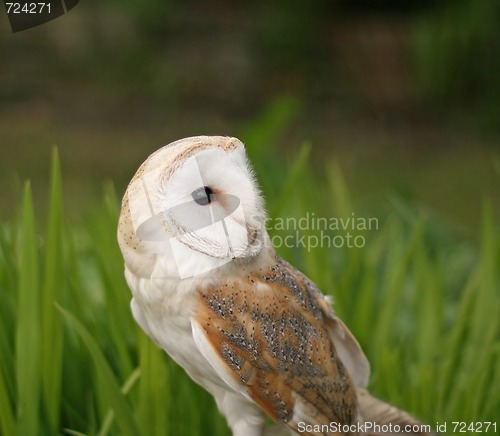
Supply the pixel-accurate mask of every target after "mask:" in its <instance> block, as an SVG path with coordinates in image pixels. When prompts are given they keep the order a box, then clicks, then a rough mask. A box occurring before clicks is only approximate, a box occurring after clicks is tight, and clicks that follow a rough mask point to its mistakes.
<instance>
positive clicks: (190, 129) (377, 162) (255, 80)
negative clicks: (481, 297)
mask: <svg viewBox="0 0 500 436" xmlns="http://www.w3.org/2000/svg"><path fill="white" fill-rule="evenodd" d="M499 23H500V2H498V0H460V1H458V0H454V1H451V0H450V1H439V2H438V1H431V0H427V1H422V0H419V1H416V0H415V1H406V2H401V1H395V0H393V1H390V0H386V1H382V0H379V1H374V0H371V1H370V0H364V1H362V0H357V1H347V0H344V1H341V0H336V1H326V0H319V1H316V2H308V1H305V0H292V1H276V2H263V1H256V2H252V3H250V2H241V1H240V2H230V1H224V0H219V1H215V2H210V3H208V2H201V1H197V0H190V1H182V2H181V1H179V0H168V1H165V0H161V1H160V0H154V1H153V0H151V1H148V2H142V1H140V0H127V1H125V0H123V1H118V0H113V1H108V2H97V1H92V0H81V1H80V3H79V4H78V5H77V6H76V7H75V8H74V9H72V10H71V11H70V12H68V13H67V14H66V15H64V16H63V17H61V18H59V19H57V20H54V21H52V22H49V23H47V24H44V25H42V26H38V27H36V28H32V29H29V30H26V31H23V32H19V33H15V34H13V33H12V32H11V30H10V27H9V22H8V19H7V15H6V14H5V13H0V216H2V217H7V216H11V215H12V214H13V211H12V209H13V205H17V204H18V203H19V193H20V189H19V186H20V180H24V179H26V178H30V179H31V180H32V183H33V186H34V192H35V196H36V201H37V202H39V203H43V202H45V201H46V198H47V196H46V187H47V180H48V172H49V160H50V150H51V148H52V147H53V146H54V145H57V147H58V148H59V150H60V154H61V159H62V165H63V176H64V189H65V190H64V193H65V200H66V208H67V209H69V210H68V212H70V213H75V214H80V213H81V212H83V211H85V210H87V208H88V205H89V204H92V203H93V202H94V200H95V198H98V197H100V193H101V190H102V185H103V182H104V181H106V180H110V181H112V182H113V183H114V185H115V187H116V190H117V192H118V194H119V195H121V194H122V192H123V191H124V189H125V186H126V183H127V182H128V180H129V179H130V178H131V176H132V175H133V173H134V172H135V170H136V168H137V167H138V166H139V165H140V163H141V162H142V161H143V160H144V159H145V158H146V157H147V156H148V155H149V154H150V153H151V152H152V151H154V150H156V149H157V148H159V147H160V146H162V145H164V144H166V143H168V142H171V141H173V140H175V139H178V138H180V137H184V136H193V135H199V134H222V135H234V136H238V137H239V138H240V139H241V140H242V141H243V142H245V143H246V145H247V147H248V150H249V154H250V156H251V157H253V158H254V159H253V160H254V163H255V165H256V167H257V173H258V177H259V179H261V180H262V182H263V185H264V191H266V189H272V186H273V183H271V182H270V181H268V182H266V180H270V179H269V176H268V175H269V173H271V172H272V171H273V168H274V167H275V166H281V165H284V164H286V163H287V162H289V161H290V160H291V159H292V158H293V156H294V155H295V154H296V152H297V150H298V148H299V147H300V145H301V144H303V143H304V142H305V141H307V142H309V143H311V144H312V151H311V156H310V165H311V167H312V168H313V169H314V172H315V173H317V174H318V177H319V178H321V177H325V174H324V173H325V167H324V163H325V162H327V161H328V162H329V161H330V160H331V159H336V160H337V161H338V162H339V164H340V167H341V169H342V170H343V173H344V175H345V178H346V179H347V184H348V186H349V187H350V190H351V191H352V195H353V198H354V199H355V200H356V201H357V202H359V203H361V204H364V205H366V206H367V207H370V208H374V207H375V208H376V205H377V204H378V203H379V202H380V201H385V199H386V198H387V196H388V195H392V194H394V193H396V194H397V195H400V196H403V197H404V198H406V199H408V201H410V202H411V201H415V202H418V203H419V204H422V205H424V207H426V208H429V210H433V211H436V212H437V213H438V214H439V215H441V216H443V217H444V219H445V220H447V221H449V223H451V224H452V226H454V227H456V228H458V229H460V231H463V232H464V233H465V234H476V233H477V228H476V227H477V222H478V221H479V217H480V209H481V203H482V201H483V199H484V198H485V197H488V198H490V199H491V200H493V203H494V207H495V208H496V210H497V211H498V208H499V198H500V197H499V195H500V183H499V177H500V157H499V156H500V80H499V79H498V71H500V25H499Z"/></svg>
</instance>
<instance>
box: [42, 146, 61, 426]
mask: <svg viewBox="0 0 500 436" xmlns="http://www.w3.org/2000/svg"><path fill="white" fill-rule="evenodd" d="M51 171H52V173H51V183H50V186H51V193H50V201H49V205H50V206H49V207H50V210H49V218H48V227H47V233H46V238H45V265H44V281H43V288H42V289H43V292H42V295H41V299H42V301H41V308H42V313H41V318H42V344H43V347H42V380H43V384H42V388H43V391H42V392H43V404H44V409H45V414H46V416H47V418H48V423H49V429H50V432H51V433H53V434H55V433H56V432H57V430H58V428H59V414H60V399H61V394H60V392H61V377H62V373H61V369H62V351H63V323H62V318H61V316H60V314H59V313H58V312H57V311H56V308H55V305H54V303H55V302H56V301H59V300H60V298H61V294H62V288H63V286H64V280H63V265H62V263H63V254H62V234H61V228H62V215H63V213H62V188H61V170H60V164H59V155H58V152H57V149H56V148H54V150H53V152H52V170H51Z"/></svg>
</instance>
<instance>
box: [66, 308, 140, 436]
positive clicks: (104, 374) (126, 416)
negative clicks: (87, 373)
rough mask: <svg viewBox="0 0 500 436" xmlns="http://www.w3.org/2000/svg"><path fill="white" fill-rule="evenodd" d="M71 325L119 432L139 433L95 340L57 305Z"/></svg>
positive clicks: (128, 407)
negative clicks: (85, 353) (88, 356)
mask: <svg viewBox="0 0 500 436" xmlns="http://www.w3.org/2000/svg"><path fill="white" fill-rule="evenodd" d="M57 307H58V308H59V310H60V311H61V313H62V314H63V315H64V317H65V318H66V319H67V320H68V322H69V323H70V324H71V326H72V327H73V328H74V329H75V331H76V332H77V333H78V335H79V336H80V338H81V339H82V341H83V342H84V344H85V346H86V347H87V349H88V351H89V353H90V354H91V356H92V359H93V361H94V364H95V366H96V370H97V372H98V374H99V380H100V381H101V382H102V389H103V392H105V393H106V396H107V400H108V402H109V407H110V408H111V409H112V410H113V411H114V413H115V417H116V421H117V424H118V427H119V428H120V434H121V435H123V436H137V435H139V434H141V433H140V432H139V428H138V426H137V422H136V421H135V419H134V415H133V413H132V409H131V408H130V405H129V404H128V402H127V400H126V398H125V396H124V395H123V394H122V392H121V389H120V386H119V385H118V382H117V381H116V378H115V375H114V374H113V371H112V370H111V368H110V366H109V364H108V363H107V361H106V358H105V357H104V355H103V354H102V352H101V350H100V349H99V346H98V345H97V342H96V341H95V339H94V338H93V337H92V335H91V334H90V333H89V332H88V330H87V329H86V328H85V327H84V325H83V324H82V323H80V321H78V320H77V319H76V318H75V317H74V316H73V315H72V314H71V313H69V312H68V311H66V310H65V309H63V308H62V307H60V306H57Z"/></svg>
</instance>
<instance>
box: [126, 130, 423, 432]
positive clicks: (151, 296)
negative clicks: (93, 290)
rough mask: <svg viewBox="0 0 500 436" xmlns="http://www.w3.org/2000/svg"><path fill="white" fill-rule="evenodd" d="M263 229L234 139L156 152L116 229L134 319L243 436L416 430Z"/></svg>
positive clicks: (132, 187)
mask: <svg viewBox="0 0 500 436" xmlns="http://www.w3.org/2000/svg"><path fill="white" fill-rule="evenodd" d="M265 219H266V215H265V212H264V204H263V199H262V196H261V193H260V191H259V188H258V185H257V183H256V180H255V176H254V173H253V171H252V169H251V167H250V165H249V162H248V160H247V157H246V154H245V149H244V146H243V144H242V143H241V142H240V141H239V140H238V139H236V138H228V137H218V136H199V137H192V138H185V139H181V140H179V141H176V142H173V143H171V144H169V145H167V146H165V147H163V148H161V149H159V150H158V151H156V152H155V153H153V154H152V155H151V156H150V157H149V158H148V159H147V160H146V161H145V162H144V163H143V164H142V166H141V167H140V168H139V169H138V171H137V173H136V174H135V176H134V177H133V179H132V181H131V182H130V184H129V186H128V188H127V191H126V193H125V195H124V197H123V202H122V210H121V214H120V219H119V224H118V242H119V245H120V248H121V251H122V254H123V257H124V261H125V276H126V280H127V283H128V285H129V287H130V289H131V290H132V295H133V298H132V301H131V309H132V313H133V316H134V318H135V320H136V321H137V323H138V324H139V325H140V327H141V328H142V329H143V330H144V331H145V332H146V334H147V335H149V337H150V338H151V339H152V340H153V341H154V342H155V343H156V344H157V345H158V346H159V347H161V348H163V349H164V350H165V351H166V352H167V353H168V354H169V355H170V356H171V357H172V359H174V361H176V362H177V363H178V364H179V365H180V366H182V367H183V368H184V369H185V371H186V372H187V373H188V375H189V376H190V377H191V378H192V379H193V380H194V381H195V382H197V383H199V384H200V385H201V386H202V387H204V388H205V389H206V390H207V391H208V392H210V394H212V395H213V397H214V399H215V401H216V403H217V406H218V408H219V410H220V412H221V413H222V414H223V415H224V416H225V417H226V419H227V422H228V425H229V427H230V428H231V430H232V432H233V435H234V436H260V435H264V434H297V433H298V434H304V435H322V434H358V432H362V431H364V430H366V431H367V433H368V434H373V435H375V434H386V433H389V431H388V429H390V427H389V425H392V426H395V425H399V426H400V428H401V429H402V431H401V433H403V431H404V426H405V425H415V424H418V422H417V421H416V420H414V419H413V418H412V417H411V416H410V415H408V414H407V413H405V412H403V411H401V410H399V409H397V408H395V407H393V406H390V405H388V404H386V403H384V402H382V401H380V400H378V399H376V398H374V397H372V396H371V395H370V394H369V393H368V392H367V391H366V386H367V384H368V379H369V374H370V366H369V363H368V361H367V359H366V357H365V355H364V353H363V351H362V349H361V348H360V346H359V344H358V342H357V341H356V339H355V338H354V336H353V335H352V334H351V332H350V331H349V330H348V328H347V327H346V326H345V325H344V323H343V322H342V321H341V320H340V319H339V318H338V317H337V316H336V315H335V313H334V312H333V310H332V306H331V304H330V301H329V299H328V298H327V297H326V296H325V295H323V294H322V293H321V292H320V291H319V290H318V288H317V287H316V286H315V284H314V283H312V282H311V281H310V280H309V279H308V278H307V277H306V276H305V275H303V274H302V273H300V272H299V271H297V270H296V269H295V268H294V267H293V266H291V265H290V264H288V263H287V262H286V261H285V260H283V259H282V258H280V257H279V256H278V255H277V254H276V251H275V250H274V248H273V247H272V245H271V241H270V238H269V236H268V234H267V231H266V228H265ZM266 415H267V416H269V417H270V418H271V419H272V420H273V421H275V423H276V424H275V425H274V426H266V423H265V421H266ZM376 424H378V425H379V427H376V426H375V425H376ZM363 425H365V427H363ZM384 425H385V427H383V426H384ZM394 428H396V429H397V427H392V430H393V429H394ZM370 429H372V430H370ZM395 433H397V432H395ZM410 434H419V432H415V433H410Z"/></svg>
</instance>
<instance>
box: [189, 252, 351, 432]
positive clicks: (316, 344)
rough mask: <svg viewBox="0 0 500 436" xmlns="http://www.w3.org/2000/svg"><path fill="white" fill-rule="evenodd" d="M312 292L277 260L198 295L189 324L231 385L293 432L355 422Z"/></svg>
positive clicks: (344, 376) (344, 375) (344, 377)
mask: <svg viewBox="0 0 500 436" xmlns="http://www.w3.org/2000/svg"><path fill="white" fill-rule="evenodd" d="M312 286H313V285H312V284H311V283H310V282H309V281H305V280H304V277H303V276H301V275H299V274H297V273H296V271H295V270H294V269H293V268H292V267H290V266H289V265H288V264H287V263H285V262H284V261H282V260H281V259H280V258H277V261H276V264H275V265H274V266H273V267H271V268H269V269H267V270H262V271H259V272H257V273H253V274H251V275H248V276H247V277H245V278H244V279H240V280H234V281H230V282H227V283H225V284H224V285H223V286H220V287H209V288H207V289H204V290H202V291H200V309H199V310H198V312H197V314H196V317H195V318H196V322H197V324H198V326H199V327H201V329H202V330H203V332H204V335H205V337H206V339H207V341H208V342H209V343H210V344H211V346H212V347H213V349H214V350H215V351H216V353H217V354H218V356H220V358H221V360H222V362H223V363H224V364H225V365H226V367H227V368H228V372H229V373H230V374H231V376H232V378H233V380H234V381H235V382H236V383H238V385H239V386H241V387H243V388H244V389H246V391H247V392H248V394H249V396H250V397H251V398H252V399H253V400H254V401H255V402H256V403H257V404H258V405H259V406H260V407H261V408H262V409H263V410H264V411H265V412H266V413H267V414H268V415H269V416H270V417H271V418H272V419H274V420H276V421H280V422H283V423H286V424H288V425H289V426H290V427H291V428H293V429H295V430H297V425H298V422H299V421H305V423H313V424H324V425H328V424H329V423H330V422H338V423H340V424H351V423H354V422H356V419H357V400H356V391H355V388H354V387H353V384H352V382H351V379H350V377H349V374H348V372H347V370H346V369H345V368H344V365H343V364H342V362H341V360H340V359H339V356H338V355H337V351H336V349H335V346H334V344H333V342H332V340H331V337H330V332H329V330H328V327H327V321H328V317H327V314H326V313H325V311H324V308H323V307H321V304H322V303H321V302H322V301H323V300H322V299H318V295H316V293H317V292H318V293H319V291H317V290H316V288H315V287H314V288H312ZM304 434H307V433H304ZM311 434H314V433H311Z"/></svg>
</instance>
